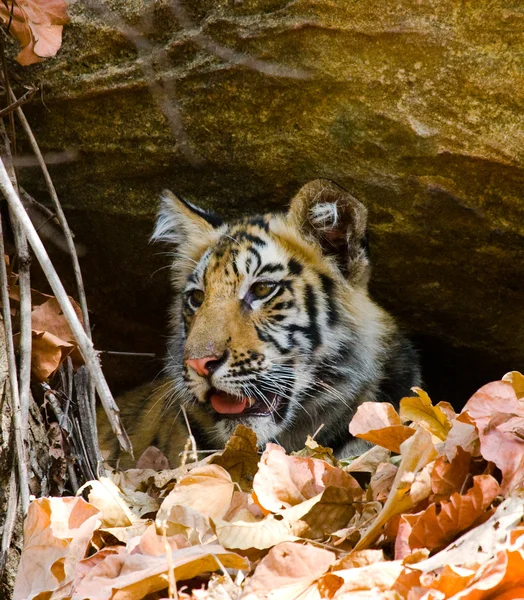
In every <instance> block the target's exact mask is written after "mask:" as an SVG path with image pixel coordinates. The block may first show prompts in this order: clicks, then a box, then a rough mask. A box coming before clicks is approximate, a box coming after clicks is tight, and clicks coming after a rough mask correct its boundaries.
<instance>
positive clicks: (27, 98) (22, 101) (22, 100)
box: [0, 88, 37, 119]
mask: <svg viewBox="0 0 524 600" xmlns="http://www.w3.org/2000/svg"><path fill="white" fill-rule="evenodd" d="M36 91H37V89H36V88H31V89H30V90H28V91H27V92H26V93H25V94H24V95H23V96H20V98H18V100H16V101H15V102H13V104H10V105H9V106H6V107H5V108H3V109H2V110H0V119H1V118H2V117H5V116H6V115H8V114H10V113H12V112H13V111H15V110H16V109H17V108H18V107H20V106H22V105H23V104H26V103H27V102H29V101H30V100H31V98H32V97H33V96H34V95H35V93H36Z"/></svg>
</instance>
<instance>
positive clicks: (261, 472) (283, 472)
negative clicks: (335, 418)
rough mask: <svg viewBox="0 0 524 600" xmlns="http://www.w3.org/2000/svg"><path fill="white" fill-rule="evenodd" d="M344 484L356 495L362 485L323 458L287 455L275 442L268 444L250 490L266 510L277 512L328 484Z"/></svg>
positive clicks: (301, 500)
mask: <svg viewBox="0 0 524 600" xmlns="http://www.w3.org/2000/svg"><path fill="white" fill-rule="evenodd" d="M329 486H333V487H339V488H344V489H346V490H347V491H348V492H351V493H352V494H353V497H354V498H355V499H357V498H358V497H359V496H362V493H363V492H362V489H361V487H360V486H359V485H358V483H357V481H356V480H355V479H354V478H353V477H352V476H351V475H349V473H346V472H344V471H343V470H342V469H339V468H337V467H332V466H331V465H328V464H327V463H326V462H324V461H323V460H318V459H315V458H300V457H298V456H288V455H287V454H286V451H285V450H284V449H283V448H282V447H280V446H277V445H276V444H271V443H270V444H267V446H266V450H265V451H264V453H263V454H262V458H261V459H260V463H259V468H258V472H257V474H256V475H255V479H254V481H253V491H254V493H255V494H256V498H257V501H258V503H259V504H260V506H261V507H262V508H263V509H265V510H266V511H271V512H279V511H281V510H282V509H284V508H291V507H292V506H295V505H296V504H300V503H301V502H304V501H305V500H309V499H311V498H314V497H315V496H317V495H318V494H320V493H321V492H323V491H324V490H325V489H326V488H327V487H329Z"/></svg>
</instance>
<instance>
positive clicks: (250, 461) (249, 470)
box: [211, 425, 260, 492]
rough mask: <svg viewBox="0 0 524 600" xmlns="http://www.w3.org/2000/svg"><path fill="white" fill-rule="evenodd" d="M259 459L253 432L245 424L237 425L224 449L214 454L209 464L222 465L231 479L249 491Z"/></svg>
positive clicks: (255, 437)
mask: <svg viewBox="0 0 524 600" xmlns="http://www.w3.org/2000/svg"><path fill="white" fill-rule="evenodd" d="M259 459H260V456H259V453H258V445H257V436H256V434H255V432H254V431H253V430H252V429H249V428H248V427H246V426H245V425H238V427H237V428H236V429H235V431H234V433H233V435H232V436H231V437H230V438H229V440H228V442H227V444H226V447H225V449H224V451H223V452H222V453H221V454H218V455H216V456H214V457H213V459H212V461H211V464H214V465H219V466H220V467H223V468H224V469H225V470H226V471H227V472H228V473H229V474H230V475H231V479H232V480H233V481H234V482H236V483H238V484H239V485H240V488H241V489H242V491H244V492H250V491H251V489H252V487H253V477H254V476H255V473H256V472H257V470H258V461H259Z"/></svg>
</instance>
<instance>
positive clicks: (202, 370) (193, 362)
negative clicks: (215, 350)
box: [186, 356, 220, 377]
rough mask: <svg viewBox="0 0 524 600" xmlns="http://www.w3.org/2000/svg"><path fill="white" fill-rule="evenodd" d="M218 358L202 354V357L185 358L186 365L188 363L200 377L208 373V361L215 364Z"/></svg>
mask: <svg viewBox="0 0 524 600" xmlns="http://www.w3.org/2000/svg"><path fill="white" fill-rule="evenodd" d="M219 360H220V359H219V358H218V357H217V356H204V358H189V359H187V360H186V365H189V366H190V367H191V368H192V369H194V370H195V371H196V372H197V373H198V374H199V375H201V376H202V377H206V376H207V375H209V371H210V370H212V369H210V366H211V367H212V366H213V365H210V364H209V363H213V364H216V363H217V361H219Z"/></svg>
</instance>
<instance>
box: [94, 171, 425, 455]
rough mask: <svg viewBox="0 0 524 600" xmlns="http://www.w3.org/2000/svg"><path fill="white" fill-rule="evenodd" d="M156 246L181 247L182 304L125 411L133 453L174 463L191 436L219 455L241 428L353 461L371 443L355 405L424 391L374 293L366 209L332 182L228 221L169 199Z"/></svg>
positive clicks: (411, 355)
mask: <svg viewBox="0 0 524 600" xmlns="http://www.w3.org/2000/svg"><path fill="white" fill-rule="evenodd" d="M152 239H153V240H155V241H158V242H164V243H167V244H168V245H169V246H170V247H171V248H172V250H173V260H172V264H171V265H170V269H171V284H172V288H173V291H174V296H173V302H172V305H171V307H170V315H169V337H168V344H167V358H166V361H165V379H164V380H163V381H162V382H161V383H160V384H158V383H152V384H149V385H146V386H144V387H142V388H140V389H139V390H138V391H136V390H135V391H133V392H130V393H128V394H124V395H123V396H122V397H121V398H120V399H119V401H118V403H119V406H120V409H121V416H122V419H123V423H124V426H125V427H126V428H127V430H128V433H129V435H130V437H131V440H132V442H133V446H134V450H135V455H136V456H139V455H140V454H141V453H142V452H143V451H144V450H145V449H146V448H148V447H149V446H156V447H157V448H158V449H160V451H161V452H163V453H164V455H165V456H166V457H167V459H168V461H169V463H170V466H176V465H178V464H179V462H180V457H181V455H182V454H183V452H182V451H183V450H184V448H185V447H186V449H187V444H186V440H187V439H188V435H190V436H192V437H191V438H190V439H192V440H194V442H195V444H196V446H197V448H198V451H206V450H209V451H212V450H218V449H220V448H222V447H223V446H224V444H225V443H226V442H227V440H228V439H229V437H230V436H231V435H232V434H233V432H234V430H235V428H236V427H237V425H239V424H244V425H246V426H247V427H249V428H251V429H252V430H253V431H254V432H255V433H256V435H257V439H258V443H259V444H260V446H261V447H263V446H264V445H265V444H266V443H268V442H275V443H278V444H280V445H281V446H283V447H284V448H285V449H286V450H287V451H295V450H298V449H299V448H302V447H303V446H304V442H305V440H306V438H307V436H308V435H311V436H315V437H314V439H315V441H316V442H317V443H318V444H320V445H321V446H325V447H329V448H331V449H332V450H333V452H334V454H335V456H337V457H348V456H355V455H358V454H360V453H361V452H363V451H364V450H365V449H366V448H367V447H369V446H368V445H367V443H366V442H363V441H362V440H359V439H357V438H354V437H352V436H351V435H350V433H349V430H348V424H349V422H350V420H351V418H352V416H353V415H354V413H355V411H356V409H357V408H358V406H360V405H361V404H362V403H363V402H368V401H374V402H390V403H392V404H394V405H395V404H398V401H399V400H400V398H402V397H403V396H405V395H407V394H408V393H409V390H410V389H411V388H412V387H413V386H417V385H420V368H419V361H418V355H417V352H416V350H415V349H414V347H413V345H412V344H411V342H410V341H408V339H407V338H406V337H405V335H404V333H403V332H402V331H401V329H400V328H399V326H398V325H397V324H396V322H395V320H394V319H393V317H392V316H391V315H390V314H389V313H387V312H386V311H385V310H383V309H382V308H381V307H380V306H379V305H378V304H377V303H376V302H375V301H373V300H372V299H371V297H370V295H369V293H368V283H369V278H370V261H369V251H368V244H367V209H366V207H365V206H364V204H362V203H361V202H360V201H359V200H357V199H356V198H355V197H354V196H353V195H351V194H350V193H349V192H348V191H346V190H345V189H343V188H342V187H340V186H339V185H337V184H336V183H334V182H332V181H329V180H325V179H317V180H314V181H311V182H309V183H307V184H305V185H304V186H303V187H302V188H301V189H300V190H299V191H298V193H297V194H296V195H295V196H294V197H293V199H292V200H291V203H290V205H289V209H288V211H287V212H285V213H269V214H263V215H256V216H245V217H242V218H240V219H236V220H233V221H231V222H226V221H224V220H222V219H221V218H219V217H218V216H216V215H215V214H214V213H211V212H209V211H206V210H203V209H201V208H199V207H197V206H195V205H194V204H192V203H190V202H188V201H187V200H184V199H182V198H179V197H177V196H176V195H174V194H172V193H171V192H165V193H164V194H163V196H162V199H161V206H160V210H159V213H158V219H157V222H156V226H155V229H154V232H153V235H152ZM101 427H102V428H103V427H105V433H104V432H102V435H101V446H102V448H106V449H108V452H109V454H110V455H111V456H112V457H113V458H116V457H119V458H120V461H121V462H120V465H121V466H122V465H124V466H126V465H127V466H129V465H130V461H129V459H126V458H125V455H120V454H119V450H118V447H117V442H116V439H115V438H114V436H113V435H112V433H111V432H110V431H108V427H107V425H105V424H101Z"/></svg>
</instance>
